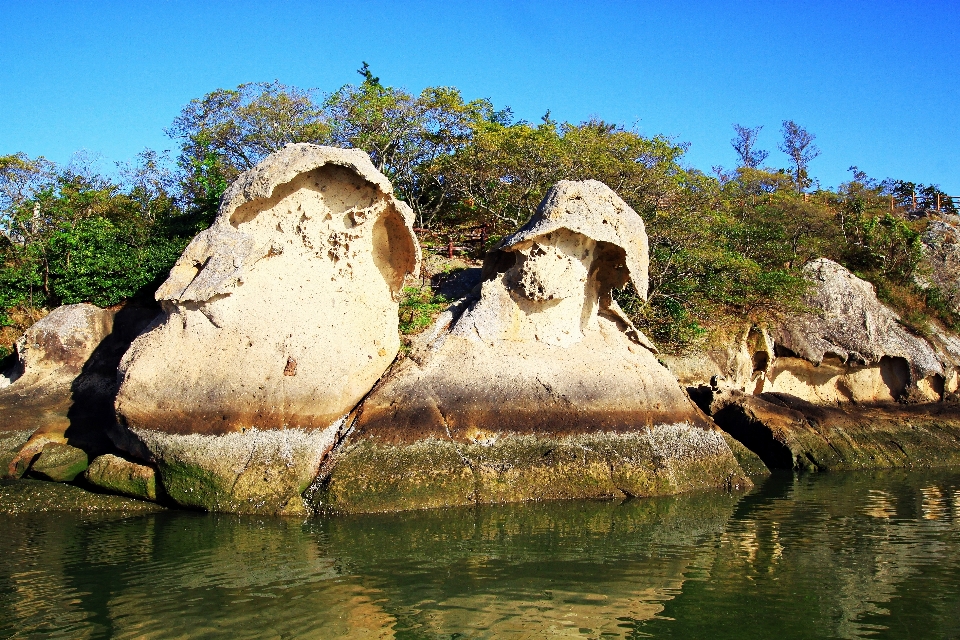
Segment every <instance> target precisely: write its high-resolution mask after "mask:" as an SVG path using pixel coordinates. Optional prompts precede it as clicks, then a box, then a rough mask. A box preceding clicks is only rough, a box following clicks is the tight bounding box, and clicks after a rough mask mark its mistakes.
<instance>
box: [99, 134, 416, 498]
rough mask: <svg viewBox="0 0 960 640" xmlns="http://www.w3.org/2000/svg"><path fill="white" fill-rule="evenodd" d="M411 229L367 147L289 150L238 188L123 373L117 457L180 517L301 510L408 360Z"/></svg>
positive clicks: (168, 286)
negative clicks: (152, 476)
mask: <svg viewBox="0 0 960 640" xmlns="http://www.w3.org/2000/svg"><path fill="white" fill-rule="evenodd" d="M411 223H412V212H411V211H410V209H409V207H408V206H407V205H406V204H404V203H403V202H400V201H398V200H396V199H395V198H394V197H393V189H392V187H391V185H390V183H389V181H388V180H387V179H386V178H385V177H384V176H383V175H382V174H380V173H379V172H378V171H377V170H376V169H375V168H374V167H373V165H372V164H371V162H370V159H369V157H367V155H366V154H364V153H363V152H362V151H359V150H356V149H350V150H346V149H335V148H331V147H320V146H316V145H310V144H291V145H287V146H286V147H285V148H284V149H283V150H281V151H278V152H277V153H274V154H272V155H270V156H268V157H267V158H266V159H264V160H263V162H261V163H260V164H258V165H257V166H256V167H255V168H253V169H251V170H250V171H247V172H245V173H244V174H242V175H241V176H240V177H239V178H238V179H237V181H236V182H234V183H233V184H232V185H231V186H230V188H229V189H228V190H227V192H226V193H225V194H224V197H223V201H222V203H221V206H220V210H219V212H218V215H217V219H216V221H215V222H214V224H213V226H211V227H210V228H209V229H208V230H206V231H204V232H202V233H200V234H199V235H198V236H197V237H196V238H194V240H193V241H192V242H191V243H190V245H189V246H188V247H187V249H186V250H185V251H184V253H183V255H182V256H181V257H180V259H179V260H178V261H177V263H176V265H175V266H174V267H173V269H172V270H171V272H170V277H169V278H168V279H167V281H166V282H165V283H164V284H163V285H162V286H161V287H160V289H159V290H158V291H157V294H156V297H157V299H158V300H159V301H160V303H161V305H162V306H163V310H164V314H163V315H162V316H161V317H160V318H159V319H158V320H157V321H156V322H155V323H154V324H153V326H152V327H151V328H150V329H149V330H148V331H147V332H145V333H144V334H143V335H141V336H140V337H139V338H138V339H137V340H136V341H135V342H134V343H133V345H132V346H131V348H130V350H129V351H128V352H127V354H126V355H125V356H124V359H123V361H122V363H121V365H120V375H121V379H122V383H121V387H120V390H119V393H118V395H117V400H116V409H117V413H118V416H119V417H120V420H121V422H122V423H123V424H124V425H125V426H126V427H127V428H128V429H129V431H128V432H127V434H126V435H128V436H133V437H127V438H125V439H124V438H120V440H121V441H122V442H121V444H122V446H123V447H124V448H126V449H127V450H128V451H130V452H131V453H133V454H138V455H140V456H142V457H145V458H147V459H149V460H152V461H155V463H156V464H157V466H158V469H159V472H160V476H161V479H162V482H163V485H164V488H165V490H166V491H167V493H168V494H169V495H170V496H171V497H172V498H173V499H174V500H176V501H177V502H179V503H181V504H184V505H189V506H200V507H206V508H210V509H217V510H228V511H255V512H273V511H279V510H284V509H288V510H289V509H293V510H297V509H299V508H301V507H302V504H301V503H300V502H299V492H300V491H302V490H303V488H304V487H305V486H306V485H307V484H309V482H310V480H311V479H312V478H313V475H314V474H315V472H316V469H317V466H318V465H319V462H320V459H321V458H322V456H323V455H324V453H325V452H326V450H327V449H329V448H330V446H332V444H333V438H334V436H335V434H336V431H337V426H336V425H337V424H339V421H341V420H342V419H343V417H344V416H345V415H346V414H347V413H349V412H350V411H351V409H353V407H354V406H355V405H356V404H357V402H358V401H359V400H360V399H361V398H362V397H363V396H364V395H365V394H366V393H367V392H368V391H369V389H370V388H371V387H372V386H373V384H374V383H375V382H376V381H377V379H378V378H380V376H381V375H382V374H383V372H384V370H385V369H386V368H387V367H388V366H389V365H390V363H391V362H392V361H393V359H394V358H395V357H396V355H397V352H398V350H399V347H400V342H399V335H398V332H397V325H398V318H397V310H398V297H399V294H400V292H401V290H402V285H403V281H404V278H405V277H406V276H407V275H408V274H413V273H416V271H417V269H418V265H419V256H420V254H419V246H418V244H417V241H416V238H415V237H414V235H413V231H412V228H411Z"/></svg>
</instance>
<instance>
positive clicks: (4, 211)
mask: <svg viewBox="0 0 960 640" xmlns="http://www.w3.org/2000/svg"><path fill="white" fill-rule="evenodd" d="M55 168H56V167H55V165H54V164H53V163H52V162H50V161H49V160H46V159H45V158H43V157H42V156H41V157H38V158H30V157H29V156H27V154H25V153H15V154H12V155H7V156H0V233H2V234H3V236H4V237H5V238H6V239H7V240H8V241H10V242H12V243H14V244H21V245H22V244H23V243H24V242H26V241H27V239H28V238H29V236H30V235H32V233H33V229H34V227H36V224H35V220H34V219H35V218H36V217H37V216H38V215H39V212H38V211H37V210H35V209H34V208H33V207H30V208H28V210H25V209H24V205H25V204H26V203H27V202H28V201H29V200H30V199H31V198H32V197H33V195H34V194H35V193H37V192H39V191H40V190H42V189H43V188H44V187H46V186H48V185H49V184H50V183H51V182H52V180H53V179H54V175H55Z"/></svg>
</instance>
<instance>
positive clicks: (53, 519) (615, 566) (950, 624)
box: [0, 471, 960, 639]
mask: <svg viewBox="0 0 960 640" xmlns="http://www.w3.org/2000/svg"><path fill="white" fill-rule="evenodd" d="M18 486H23V485H18ZM4 490H5V492H4V493H2V495H3V499H4V500H6V501H15V500H16V499H17V498H16V491H17V489H16V488H11V485H9V484H8V485H4ZM0 637H14V638H27V637H44V638H48V637H53V638H100V637H116V638H231V639H235V638H337V637H349V638H543V637H570V638H600V637H609V638H616V637H625V638H645V637H657V638H771V637H772V638H825V637H844V638H853V637H896V638H951V637H960V471H952V472H937V473H906V472H897V473H883V474H881V473H857V474H821V475H808V476H802V477H799V478H794V477H792V476H786V477H782V476H781V477H774V478H772V479H770V480H769V481H767V482H765V483H764V484H763V485H762V486H760V487H758V488H757V489H755V490H753V491H752V492H749V493H745V494H734V495H731V494H728V493H716V494H706V495H695V496H684V497H677V498H670V499H650V500H632V501H628V502H624V503H619V504H618V503H602V502H566V503H551V504H527V505H510V506H500V507H484V508H481V509H449V510H441V511H433V512H419V513H405V514H398V515H389V516H367V517H350V518H333V519H327V520H310V521H300V520H282V519H265V518H248V517H234V516H222V515H206V514H201V513H190V512H172V511H165V512H159V513H158V512H154V513H139V514H117V513H110V512H108V511H99V512H95V513H88V514H77V513H56V512H50V511H46V512H42V513H23V512H21V513H17V514H14V515H0Z"/></svg>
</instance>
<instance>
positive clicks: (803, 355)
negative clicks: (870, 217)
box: [664, 258, 960, 405]
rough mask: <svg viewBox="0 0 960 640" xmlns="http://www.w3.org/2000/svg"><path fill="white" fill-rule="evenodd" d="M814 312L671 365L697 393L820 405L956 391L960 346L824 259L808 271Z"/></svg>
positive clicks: (749, 330) (927, 397)
mask: <svg viewBox="0 0 960 640" xmlns="http://www.w3.org/2000/svg"><path fill="white" fill-rule="evenodd" d="M804 273H805V275H806V277H807V278H808V279H809V280H810V282H811V287H810V290H809V291H808V293H807V295H806V297H805V299H804V304H805V305H806V306H807V308H809V309H810V311H809V312H807V313H796V314H790V315H786V316H783V317H782V318H780V320H779V321H778V322H776V323H775V324H774V325H773V326H771V327H768V328H760V327H751V326H749V325H746V326H744V327H743V328H742V331H741V334H740V335H739V336H735V337H733V338H732V339H731V340H730V341H729V342H728V343H727V344H725V345H722V346H718V347H715V348H707V349H704V350H703V351H701V352H699V353H694V354H689V355H685V356H680V357H670V356H665V357H664V361H665V362H666V363H667V365H668V366H669V367H670V368H671V370H672V371H673V372H674V373H675V374H676V375H677V376H678V378H679V379H680V381H681V383H683V384H684V385H685V386H687V387H688V388H696V387H713V388H714V389H727V390H737V391H744V392H747V393H753V394H760V393H786V394H790V395H792V396H795V397H797V398H800V399H803V400H806V401H808V402H811V403H813V404H821V405H835V404H838V403H841V404H842V403H894V402H904V401H906V402H937V401H940V400H941V399H943V398H944V397H946V396H947V395H949V394H951V393H954V392H956V390H957V386H958V370H960V341H958V340H957V338H956V337H955V336H951V335H949V334H947V333H945V332H942V331H940V330H938V329H936V328H932V329H931V330H930V331H929V332H928V334H927V335H926V336H925V337H920V336H918V335H915V334H913V333H912V332H911V331H910V330H908V329H907V328H906V327H905V326H904V325H903V324H902V323H901V322H900V318H899V316H897V314H896V313H894V312H893V311H891V310H890V309H889V308H887V307H886V306H884V305H883V303H881V302H880V301H879V300H878V299H877V296H876V292H875V291H874V288H873V285H871V284H870V283H869V282H866V281H865V280H862V279H860V278H858V277H856V276H855V275H853V274H852V273H851V272H850V271H848V270H847V269H845V268H844V267H842V266H841V265H839V264H837V263H836V262H833V261H831V260H828V259H826V258H819V259H817V260H813V261H811V262H810V263H808V264H807V265H806V266H805V267H804Z"/></svg>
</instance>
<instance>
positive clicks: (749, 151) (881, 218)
mask: <svg viewBox="0 0 960 640" xmlns="http://www.w3.org/2000/svg"><path fill="white" fill-rule="evenodd" d="M358 74H359V76H360V78H361V80H360V82H359V83H358V84H351V85H345V86H343V87H340V88H339V89H337V90H335V91H333V92H331V93H328V94H323V93H321V92H320V91H318V90H314V89H301V88H297V87H290V86H286V85H283V84H280V83H279V82H276V81H274V82H262V83H248V84H242V85H240V86H238V87H236V88H235V89H217V90H215V91H212V92H210V93H208V94H207V95H205V96H202V97H200V98H197V99H195V100H192V101H190V102H189V103H188V104H187V105H186V106H185V107H184V108H183V110H182V111H181V113H180V114H179V115H178V116H177V117H175V118H174V119H173V122H172V124H171V126H170V128H169V129H168V130H167V133H168V134H169V135H170V136H171V138H173V139H174V140H175V141H176V142H177V143H178V144H179V150H178V152H177V158H176V162H175V164H174V163H171V162H170V161H168V160H167V159H166V158H165V156H163V155H162V154H158V153H156V152H153V151H150V150H146V151H144V152H143V153H142V154H140V156H139V157H138V158H137V160H136V161H135V162H134V163H132V164H131V165H124V166H121V167H119V169H118V171H117V172H116V175H115V176H113V177H107V176H105V175H102V174H101V173H98V172H96V171H93V170H92V169H91V168H90V167H87V168H85V169H77V168H76V167H61V166H57V165H55V164H54V163H51V162H49V161H47V160H46V159H44V158H42V157H38V158H30V157H28V156H26V155H25V154H22V153H17V154H13V155H7V156H0V234H2V237H0V253H2V256H3V259H2V265H0V325H7V326H8V327H10V328H11V331H13V330H20V329H22V328H23V327H21V326H19V324H18V322H19V321H17V320H15V318H18V317H34V316H35V315H36V314H35V313H34V311H35V310H37V309H44V308H52V307H54V306H56V305H59V304H64V303H72V302H83V301H87V302H93V303H95V304H98V305H101V306H109V305H114V304H118V303H120V302H122V301H123V300H126V299H129V298H130V297H133V296H136V295H152V293H153V291H154V290H155V288H156V286H157V285H158V283H159V282H160V281H162V279H163V278H164V277H165V275H166V273H167V271H168V270H169V268H170V266H172V264H173V262H174V261H175V260H176V258H177V257H178V256H179V254H180V253H181V251H182V250H183V248H184V247H185V245H186V244H187V242H189V240H190V238H192V237H193V235H195V234H196V233H197V232H198V231H199V230H201V229H203V228H205V227H206V226H207V225H209V224H210V223H211V222H212V220H213V216H214V215H215V213H216V209H217V206H218V204H219V200H220V197H221V196H222V194H223V192H224V190H225V189H226V187H227V185H228V184H229V183H230V182H231V181H232V180H234V179H235V178H236V177H237V176H238V175H239V174H240V173H241V172H243V171H245V170H247V169H249V168H251V167H253V166H255V165H256V164H257V163H258V162H259V161H260V160H262V159H263V158H264V157H265V156H266V155H268V154H270V153H272V152H274V151H276V150H278V149H280V148H282V147H283V145H285V144H288V143H293V142H312V143H317V144H332V145H336V146H341V147H353V148H358V149H362V150H363V151H365V152H366V153H368V154H370V157H371V159H372V161H373V162H374V164H375V165H376V166H377V167H378V168H379V169H380V170H381V171H382V172H383V173H384V174H386V175H387V176H388V177H389V178H390V180H391V181H392V182H393V185H394V187H395V190H396V195H397V197H399V198H401V199H403V200H405V201H406V202H408V203H409V204H410V206H411V207H412V209H413V210H414V212H415V213H416V216H417V220H416V224H417V228H418V230H419V233H420V234H421V238H422V240H423V241H424V244H425V245H426V246H427V248H428V249H429V248H430V246H431V245H432V244H436V245H440V244H442V245H443V246H444V248H446V246H447V243H448V242H454V243H455V244H456V245H457V246H460V247H463V246H465V245H466V246H467V247H468V248H467V249H466V251H467V252H468V253H470V254H472V256H473V257H476V258H479V257H481V256H482V254H483V252H484V251H485V249H487V248H489V247H490V246H491V245H492V243H494V242H496V240H497V239H498V238H499V237H502V236H503V235H505V234H508V233H511V232H512V231H514V230H515V229H516V228H517V227H518V226H519V225H521V224H523V222H524V221H525V220H526V219H527V218H528V217H529V216H530V215H531V214H532V213H533V212H534V210H535V209H536V207H537V205H538V204H539V202H540V200H541V199H542V198H543V196H544V194H545V193H546V191H547V189H549V187H550V186H551V185H552V184H554V183H555V182H557V181H558V180H563V179H568V180H585V179H596V180H600V181H602V182H604V183H606V184H607V185H609V186H610V187H611V188H612V189H614V191H616V192H617V193H619V194H620V196H621V197H622V198H623V199H624V200H625V201H626V202H627V203H628V204H630V205H631V206H632V207H633V208H634V209H635V210H636V211H637V212H638V213H639V214H640V215H641V216H642V217H643V219H644V221H645V223H646V226H647V231H648V234H649V236H650V246H651V268H650V277H651V286H650V295H649V300H648V301H646V302H644V301H641V300H639V299H638V298H637V297H636V295H635V294H634V293H633V292H632V291H631V290H630V289H629V288H628V289H625V290H623V291H621V292H619V293H618V294H617V295H618V299H619V300H620V302H621V305H622V306H623V307H624V308H625V309H626V310H627V311H628V313H630V314H631V315H632V316H633V318H634V319H635V320H636V321H637V322H638V323H639V324H641V325H642V326H643V327H645V329H646V330H647V331H648V332H649V333H650V334H651V335H652V336H653V337H654V338H655V339H656V340H657V341H658V343H659V344H660V345H662V346H663V347H664V348H666V349H682V348H684V347H685V346H688V345H690V344H694V343H696V342H697V341H698V340H700V339H702V338H703V337H704V336H705V335H706V334H708V333H709V331H710V330H711V329H713V328H715V327H717V326H719V325H722V324H723V323H724V322H727V321H729V322H740V321H743V319H749V320H751V321H754V322H764V321H765V320H766V319H769V318H770V317H772V316H773V315H775V314H776V313H779V312H781V311H783V310H785V309H792V308H798V306H799V305H800V300H801V295H802V293H803V288H804V282H803V280H802V278H801V277H800V272H799V269H800V267H801V266H802V265H803V263H804V262H806V261H807V260H809V259H810V258H812V257H816V256H827V257H830V258H832V259H835V260H838V261H840V262H841V263H843V264H845V265H847V266H848V267H850V268H851V269H853V270H854V271H855V272H857V273H858V274H860V275H862V276H864V277H867V278H869V279H870V280H871V281H873V282H874V283H875V284H877V286H878V291H880V293H881V295H886V296H887V298H888V299H889V300H890V301H892V302H893V303H895V304H900V305H901V306H902V307H903V308H904V309H909V310H911V312H912V313H913V317H915V318H919V319H918V320H917V322H920V323H922V322H926V321H940V322H944V323H947V324H951V323H953V325H954V326H957V321H958V319H957V318H956V317H954V316H952V315H950V313H949V312H948V311H946V310H944V309H943V308H942V305H941V307H937V305H936V304H935V303H934V302H930V303H929V304H928V300H934V299H935V298H936V292H935V291H933V292H930V291H929V290H925V291H920V290H919V289H917V288H916V286H915V285H914V283H915V282H916V281H917V278H916V276H917V275H918V273H919V271H920V270H922V265H921V260H920V256H921V254H920V240H919V238H920V233H921V232H922V229H923V225H924V224H925V223H924V221H923V218H922V217H919V218H918V217H917V215H916V210H921V211H922V210H924V209H930V208H932V207H934V206H935V205H936V202H937V200H938V198H937V196H938V195H939V196H940V204H941V208H943V209H945V210H947V211H953V209H952V207H953V204H952V202H950V201H949V200H947V199H945V198H943V195H944V194H943V193H942V192H941V191H940V190H939V188H938V187H936V185H927V186H925V185H922V184H915V183H912V182H906V181H901V180H889V179H888V180H884V181H882V182H877V181H875V180H871V179H870V178H869V177H867V176H866V175H865V174H863V172H861V171H859V169H857V168H856V167H852V168H851V170H852V172H853V177H852V179H851V180H850V182H848V183H846V184H844V185H841V186H840V187H839V188H838V189H836V190H832V191H831V190H826V189H815V190H814V191H813V192H812V193H805V191H806V190H807V189H809V188H810V187H811V186H812V185H813V184H814V183H813V181H812V180H811V178H810V175H809V165H810V162H811V161H812V160H813V159H815V158H816V157H817V155H818V154H819V150H818V149H817V147H816V146H815V145H814V144H813V142H814V140H815V136H814V134H812V133H810V132H808V131H806V130H805V129H804V128H803V127H801V126H800V125H798V124H796V123H795V122H793V121H790V120H786V121H784V122H783V128H782V131H781V133H782V134H783V142H782V144H781V145H780V148H781V150H782V151H784V153H786V154H787V157H788V158H789V161H790V165H789V166H788V167H784V168H777V167H768V166H765V165H764V163H765V162H767V160H768V159H769V156H768V154H767V152H766V151H763V150H761V149H759V148H758V147H757V137H758V134H759V133H760V131H761V129H762V127H760V126H757V127H752V128H751V127H744V126H741V125H734V130H735V133H736V137H735V138H734V139H733V140H732V141H731V144H732V145H733V147H734V149H735V150H736V152H737V154H738V156H739V165H740V166H739V168H737V169H736V170H733V171H730V172H726V171H723V170H722V169H718V170H717V175H715V176H710V175H707V174H704V173H703V172H701V171H699V170H697V169H695V168H692V167H690V166H688V165H687V164H686V162H685V154H686V151H687V146H686V145H685V144H683V143H681V142H678V141H676V140H674V139H671V138H668V137H664V136H652V137H650V136H645V135H643V134H641V133H640V132H639V131H637V130H636V129H632V128H626V127H623V126H621V125H618V124H615V123H610V122H606V121H603V120H601V119H599V118H593V119H590V120H588V121H585V122H580V123H570V122H558V121H556V120H554V119H553V118H552V117H551V116H550V112H549V111H548V112H547V113H546V115H545V116H544V117H543V118H542V119H541V120H540V121H539V122H535V123H531V122H527V121H524V120H518V119H516V118H515V117H514V115H513V113H512V112H511V111H510V109H509V108H502V109H497V108H495V106H494V105H493V104H492V103H491V102H490V101H489V100H487V99H482V98H481V99H471V100H468V99H466V98H464V97H463V96H462V94H461V92H460V91H459V90H458V89H456V88H454V87H428V88H426V89H424V90H423V91H421V92H420V93H419V94H414V93H411V92H409V91H407V90H405V89H402V88H395V87H391V86H387V85H385V84H383V83H382V82H381V80H380V78H378V77H376V76H375V75H373V72H372V71H371V70H370V68H369V66H368V65H367V64H366V63H364V64H363V66H362V67H361V68H360V69H359V70H358ZM915 200H916V203H915ZM908 211H913V214H911V215H908ZM478 229H481V230H482V233H479V234H478V233H477V230H478ZM471 242H472V244H471ZM484 243H485V244H484ZM462 250H464V249H461V251H462ZM418 295H419V294H418ZM418 300H419V298H418ZM917 313H920V314H921V316H922V317H921V316H918V315H917ZM923 314H926V315H923ZM9 333H10V332H8V333H6V334H3V335H0V338H2V339H3V340H5V341H6V342H7V343H9V338H10V335H9Z"/></svg>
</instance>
